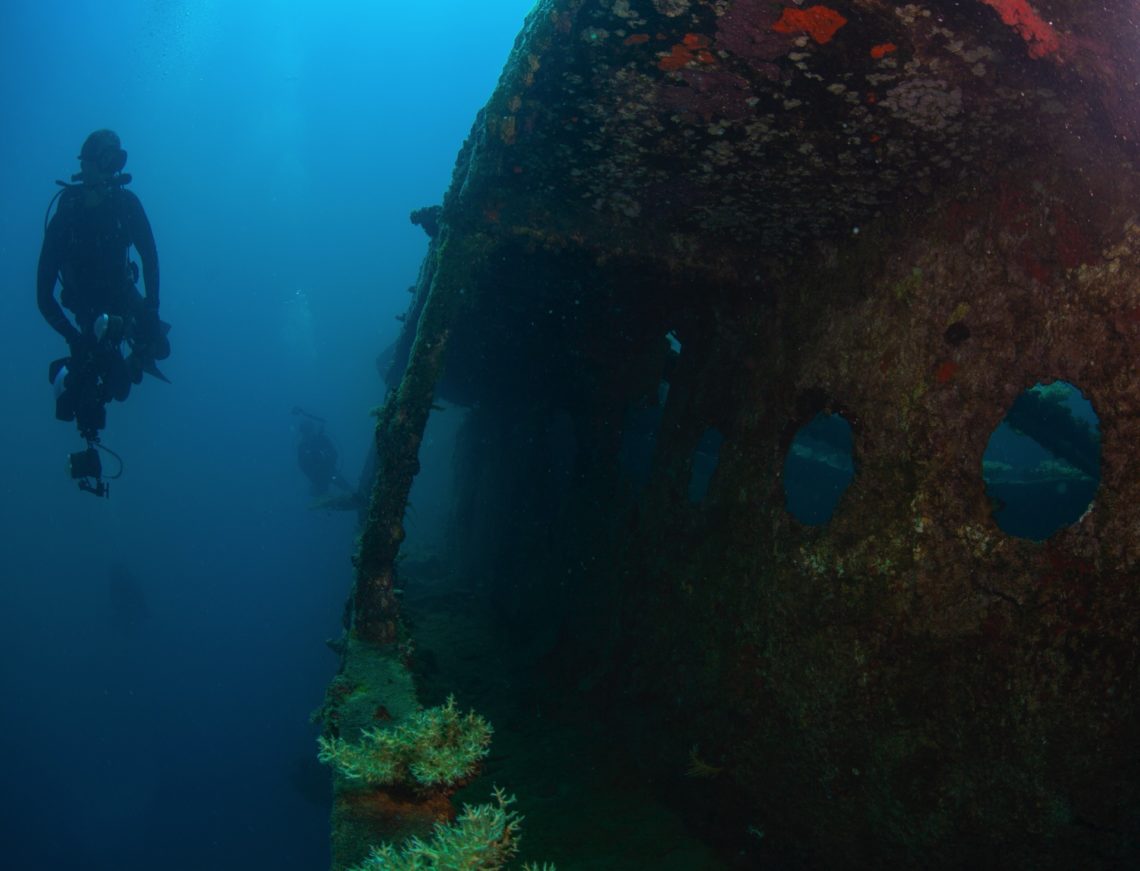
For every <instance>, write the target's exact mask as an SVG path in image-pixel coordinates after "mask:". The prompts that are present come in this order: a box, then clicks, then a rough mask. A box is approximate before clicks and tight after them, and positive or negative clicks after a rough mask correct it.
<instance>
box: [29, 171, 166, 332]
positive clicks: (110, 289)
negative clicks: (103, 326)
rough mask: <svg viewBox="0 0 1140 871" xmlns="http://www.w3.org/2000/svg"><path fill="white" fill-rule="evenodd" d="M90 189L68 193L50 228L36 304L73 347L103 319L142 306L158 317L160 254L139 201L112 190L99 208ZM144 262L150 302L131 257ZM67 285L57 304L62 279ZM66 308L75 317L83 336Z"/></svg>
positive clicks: (118, 189) (116, 188)
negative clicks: (135, 254) (134, 252)
mask: <svg viewBox="0 0 1140 871" xmlns="http://www.w3.org/2000/svg"><path fill="white" fill-rule="evenodd" d="M93 199H94V197H93V196H92V194H91V192H90V191H89V190H87V189H86V188H85V187H84V186H79V187H73V188H68V189H67V190H65V191H64V192H63V194H62V195H61V196H60V199H59V208H58V209H57V210H56V213H55V215H54V216H53V217H52V219H51V222H50V223H49V224H48V227H47V232H46V233H45V234H44V244H43V248H42V249H41V250H40V264H39V270H38V273H37V276H36V303H37V304H38V305H39V309H40V312H41V313H42V314H43V316H44V320H46V321H47V322H48V324H49V325H50V326H51V328H52V329H53V330H55V331H56V332H57V333H59V334H60V335H61V336H63V338H64V339H66V340H67V341H68V342H69V343H70V342H73V341H74V340H75V339H76V338H78V336H79V333H80V332H83V333H88V332H90V331H91V328H92V324H93V323H94V321H95V318H97V317H99V315H101V314H110V315H119V316H124V317H126V316H131V315H134V314H137V313H138V312H139V308H140V305H142V306H145V307H146V308H149V309H152V310H153V311H155V312H157V311H158V249H157V247H156V246H155V244H154V233H153V232H151V229H150V221H148V220H147V217H146V212H145V211H144V210H143V206H142V203H141V202H140V201H139V198H138V197H137V196H135V195H134V194H133V193H131V192H130V191H128V190H124V189H123V188H122V187H119V186H115V185H111V186H109V187H108V188H107V189H106V190H105V191H103V196H102V197H101V199H100V200H99V201H98V202H95V203H93V202H92V200H93ZM131 245H134V247H135V250H137V251H138V253H139V258H140V259H141V260H142V275H143V283H144V284H145V286H146V299H145V300H143V298H142V297H141V296H140V295H139V293H138V290H137V289H136V288H135V284H134V277H133V276H132V275H131V274H130V263H129V260H128V256H127V255H128V251H129V249H130V246H131ZM57 275H58V276H59V278H60V280H61V284H62V288H61V290H60V300H59V301H57V300H56V298H55V282H56V276H57ZM60 302H62V303H63V305H64V306H65V307H66V308H68V309H69V310H71V311H72V312H74V314H75V320H76V322H77V323H78V325H79V330H76V329H75V327H74V326H72V325H71V323H70V322H69V321H68V319H67V317H66V316H65V315H64V313H63V309H62V308H61V307H60Z"/></svg>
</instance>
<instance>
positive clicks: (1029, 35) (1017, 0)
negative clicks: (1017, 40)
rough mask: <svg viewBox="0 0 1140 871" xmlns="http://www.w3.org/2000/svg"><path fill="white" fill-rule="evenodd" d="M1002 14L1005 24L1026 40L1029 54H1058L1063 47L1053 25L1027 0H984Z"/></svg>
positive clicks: (1033, 55) (1037, 56)
mask: <svg viewBox="0 0 1140 871" xmlns="http://www.w3.org/2000/svg"><path fill="white" fill-rule="evenodd" d="M982 2H983V3H985V4H986V5H987V6H992V7H993V8H994V9H995V10H997V13H998V15H1000V16H1001V20H1002V23H1003V24H1006V25H1008V26H1009V27H1012V28H1013V29H1014V30H1016V31H1017V32H1018V35H1020V36H1021V38H1022V39H1024V40H1025V44H1026V46H1027V47H1028V49H1029V56H1030V57H1032V58H1042V57H1045V56H1046V55H1049V54H1056V53H1057V52H1058V50H1059V49H1060V48H1061V37H1060V36H1058V35H1057V31H1055V30H1054V29H1053V28H1052V26H1051V25H1050V24H1049V22H1047V21H1046V20H1045V19H1043V18H1042V17H1041V16H1040V15H1038V14H1037V12H1036V11H1035V10H1034V9H1033V7H1032V6H1030V5H1029V4H1028V3H1027V2H1026V0H982Z"/></svg>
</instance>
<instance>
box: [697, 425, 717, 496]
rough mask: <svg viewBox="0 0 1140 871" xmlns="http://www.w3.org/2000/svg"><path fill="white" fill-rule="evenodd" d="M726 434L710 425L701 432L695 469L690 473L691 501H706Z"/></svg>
mask: <svg viewBox="0 0 1140 871" xmlns="http://www.w3.org/2000/svg"><path fill="white" fill-rule="evenodd" d="M722 444H724V436H723V435H721V433H720V430H718V429H717V428H716V427H711V426H710V427H709V428H708V429H706V430H705V431H704V433H702V434H701V440H700V441H699V442H697V447H696V449H695V450H694V451H693V471H692V472H691V473H690V475H689V501H690V502H695V503H697V504H700V503H701V502H704V501H705V496H706V495H707V494H708V492H709V484H710V483H711V482H712V476H713V472H715V471H716V464H717V462H719V460H720V446H721V445H722Z"/></svg>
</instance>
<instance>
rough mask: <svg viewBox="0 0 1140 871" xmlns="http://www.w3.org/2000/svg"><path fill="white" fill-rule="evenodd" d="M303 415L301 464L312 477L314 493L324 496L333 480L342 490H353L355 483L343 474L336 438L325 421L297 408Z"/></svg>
mask: <svg viewBox="0 0 1140 871" xmlns="http://www.w3.org/2000/svg"><path fill="white" fill-rule="evenodd" d="M293 414H295V415H298V416H300V418H301V422H300V424H298V427H297V428H298V430H299V431H300V433H301V440H300V441H299V442H298V443H297V465H298V466H300V467H301V471H302V472H304V473H305V477H306V478H308V479H309V484H310V492H311V493H312V495H313V496H324V495H326V494H327V493H328V492H329V487H330V485H332V484H335V485H336V486H338V487H340V488H341V489H342V490H347V491H350V492H352V490H353V488H352V486H351V485H350V484H349V483H348V482H347V481H345V480H344V478H343V477H342V476H341V474H340V460H339V456H338V455H337V450H336V447H334V446H333V443H332V439H330V438H329V437H328V436H327V435H326V434H325V421H324V419H323V418H320V417H317V416H316V415H314V414H309V412H307V411H305V410H304V409H302V408H296V407H294V409H293Z"/></svg>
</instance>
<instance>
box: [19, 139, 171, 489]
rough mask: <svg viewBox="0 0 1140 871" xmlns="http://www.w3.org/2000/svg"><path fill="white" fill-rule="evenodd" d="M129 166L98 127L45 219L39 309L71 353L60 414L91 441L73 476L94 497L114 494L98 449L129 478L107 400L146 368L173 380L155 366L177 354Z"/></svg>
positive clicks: (59, 391) (56, 368)
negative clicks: (108, 438) (107, 434)
mask: <svg viewBox="0 0 1140 871" xmlns="http://www.w3.org/2000/svg"><path fill="white" fill-rule="evenodd" d="M126 162H127V152H126V151H124V150H123V147H122V145H121V143H120V141H119V137H118V136H117V135H116V134H115V133H114V132H113V131H111V130H96V131H95V132H94V133H92V134H91V135H90V136H88V137H87V139H86V141H84V143H83V147H82V149H81V150H80V152H79V165H80V172H78V173H77V174H75V175H73V176H72V177H71V183H70V184H69V183H67V182H62V181H57V182H56V184H58V185H59V186H60V187H61V188H62V190H60V191H59V192H58V193H57V194H56V195H55V197H53V198H52V201H51V203H49V204H48V209H47V215H45V217H44V242H43V247H42V249H41V250H40V260H39V268H38V271H37V275H36V303H37V305H38V306H39V310H40V313H41V314H42V315H43V316H44V320H46V321H47V322H48V325H49V326H50V327H51V328H52V329H53V330H55V331H56V332H57V333H59V334H60V335H61V336H63V338H64V340H65V341H66V342H67V346H68V350H69V354H68V356H66V357H63V358H60V359H58V360H55V361H53V362H52V363H51V365H50V366H49V367H48V378H49V380H50V381H51V384H52V387H53V389H54V392H55V398H56V403H55V416H56V418H58V419H59V420H63V421H71V420H74V421H75V422H76V424H77V426H78V428H79V434H80V436H82V437H83V439H84V440H86V442H87V449H86V450H83V451H76V452H75V453H73V454H70V455H69V471H70V474H71V477H72V478H73V479H76V480H77V481H78V482H79V489H80V490H82V491H85V492H88V493H93V494H94V495H96V496H108V495H109V493H110V485H109V484H108V483H107V481H106V480H104V475H103V468H102V463H101V461H100V456H99V451H98V450H96V448H98V449H99V450H102V451H105V452H106V453H108V454H110V455H111V456H113V457H114V458H115V459H116V460H117V461H118V462H119V470H118V471H117V472H116V473H115V474H114V475H110V476H107V477H108V478H110V479H113V478H117V477H119V476H120V475H121V474H122V460H121V459H119V457H118V455H117V454H115V453H114V452H113V451H111V450H109V449H108V448H106V447H104V446H103V445H101V444H100V443H99V430H101V429H103V427H104V426H106V423H107V409H106V405H107V403H108V402H110V401H111V400H113V399H114V400H118V401H120V402H122V401H123V400H125V399H126V398H127V395H128V394H129V393H130V391H131V385H132V384H138V383H140V382H141V381H142V376H143V373H144V372H145V373H149V374H150V375H152V376H154V377H156V378H160V379H162V380H163V381H167V378H166V377H165V376H164V375H163V374H162V373H161V372H160V371H159V370H158V367H157V366H156V365H155V362H156V361H158V360H164V359H166V358H167V357H168V356H170V342H169V340H168V339H167V333H169V332H170V325H169V324H167V323H164V322H163V321H162V320H160V319H159V316H158V301H159V296H158V249H157V248H156V247H155V243H154V234H153V233H152V232H151V228H150V222H149V221H148V220H147V217H146V212H145V211H144V210H143V206H142V203H141V202H140V201H139V198H138V197H137V196H135V195H134V194H133V193H131V192H130V191H128V190H126V188H125V186H126V185H127V184H129V183H130V181H131V177H130V175H128V174H126V173H124V172H123V167H124V166H125V165H126ZM57 201H58V206H57V208H56V210H55V214H54V215H52V206H53V205H55V204H56V203H57ZM49 218H50V220H49ZM132 247H133V248H134V250H135V251H136V252H137V254H138V257H139V259H140V260H141V261H142V278H143V282H144V285H145V288H146V295H145V296H143V295H142V294H140V293H139V291H138V288H137V287H136V284H137V282H138V278H139V268H138V265H137V264H135V263H134V262H133V261H132V260H131V257H130V252H131V248H132ZM57 281H58V282H59V286H60V293H59V299H58V300H57V299H56V298H55V287H56V282H57ZM61 304H62V305H61ZM64 308H66V309H68V310H69V311H70V312H71V313H72V315H73V317H74V320H75V323H72V322H71V320H69V319H68V317H67V315H65V314H64V312H63V309H64ZM124 347H125V348H126V349H127V351H128V353H127V356H125V357H124V351H123V349H124Z"/></svg>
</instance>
